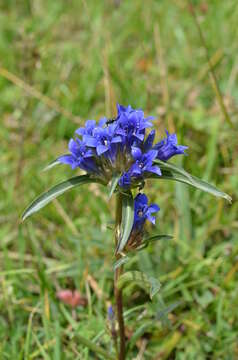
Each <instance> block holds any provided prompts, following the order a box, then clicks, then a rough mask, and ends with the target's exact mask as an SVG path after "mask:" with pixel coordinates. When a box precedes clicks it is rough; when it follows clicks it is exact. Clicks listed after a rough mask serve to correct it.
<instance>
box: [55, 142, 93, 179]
mask: <svg viewBox="0 0 238 360" xmlns="http://www.w3.org/2000/svg"><path fill="white" fill-rule="evenodd" d="M69 151H70V152H71V154H68V155H63V156H60V157H59V158H58V160H59V161H60V162H61V163H63V164H68V165H70V166H71V168H72V169H76V168H77V167H80V168H81V169H83V170H85V171H87V172H89V173H99V169H98V167H97V166H96V164H95V161H94V159H93V156H94V153H93V151H92V149H88V148H87V146H86V144H85V143H83V142H82V141H81V140H79V139H76V140H73V139H71V140H70V141H69Z"/></svg>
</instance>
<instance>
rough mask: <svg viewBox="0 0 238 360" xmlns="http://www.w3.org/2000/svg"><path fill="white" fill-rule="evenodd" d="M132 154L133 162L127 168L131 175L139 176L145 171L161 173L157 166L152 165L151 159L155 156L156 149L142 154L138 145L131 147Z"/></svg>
mask: <svg viewBox="0 0 238 360" xmlns="http://www.w3.org/2000/svg"><path fill="white" fill-rule="evenodd" d="M131 153H132V156H133V158H134V159H135V162H134V163H133V165H132V166H131V168H130V170H129V174H130V175H131V176H132V177H141V176H143V174H144V173H145V172H151V173H155V174H157V175H159V176H160V175H161V170H160V168H159V167H158V166H153V160H155V158H156V156H157V151H156V150H150V151H148V152H147V153H145V154H143V152H142V150H141V149H140V148H138V147H132V151H131Z"/></svg>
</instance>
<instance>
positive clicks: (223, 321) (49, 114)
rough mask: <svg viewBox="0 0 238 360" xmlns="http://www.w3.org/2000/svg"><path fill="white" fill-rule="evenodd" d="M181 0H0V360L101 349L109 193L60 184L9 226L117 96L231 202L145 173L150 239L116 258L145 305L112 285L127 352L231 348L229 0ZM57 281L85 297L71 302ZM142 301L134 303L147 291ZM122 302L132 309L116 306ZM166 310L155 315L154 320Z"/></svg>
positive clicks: (237, 33) (105, 340)
mask: <svg viewBox="0 0 238 360" xmlns="http://www.w3.org/2000/svg"><path fill="white" fill-rule="evenodd" d="M193 4H194V10H195V12H196V17H197V20H198V22H199V24H200V26H201V29H202V33H203V36H204V38H205V42H206V46H207V53H208V56H209V59H210V63H211V64H210V65H211V67H212V69H213V71H214V72H215V74H216V76H217V79H218V83H219V87H220V90H221V93H222V101H223V104H224V106H225V108H226V109H227V112H228V114H229V119H230V120H228V119H227V117H225V116H224V111H222V108H221V106H220V104H219V101H218V96H217V93H216V91H215V90H214V87H213V85H212V81H211V78H210V70H209V64H208V60H207V55H206V48H205V46H204V43H202V41H201V37H200V35H199V29H198V27H197V25H196V21H195V19H194V17H193V13H192V10H191V7H189V6H188V2H187V1H185V0H176V1H175V0H171V1H166V0H157V1H156V0H154V1H152V0H147V1H140V0H133V1H129V0H124V1H113V0H105V1H99V0H91V1H86V0H78V1H76V0H71V1H70V0H68V1H63V0H57V1H46V0H22V1H16V0H15V1H14V0H6V1H4V0H0V144H1V151H0V164H1V166H0V178H1V181H0V193H1V196H0V210H1V212H0V354H1V356H0V358H1V359H57V360H58V359H96V358H103V357H100V355H95V354H93V353H92V352H90V351H89V349H87V348H86V347H85V346H84V345H83V344H82V342H81V340H80V338H79V334H81V335H83V336H85V338H87V339H90V340H91V341H92V342H93V343H96V344H98V345H100V346H101V347H104V348H105V349H107V351H109V352H111V351H113V350H112V348H113V344H112V342H111V339H110V335H109V332H108V329H107V324H106V321H105V318H106V304H107V301H111V300H112V299H113V262H114V259H113V251H114V249H113V242H112V232H111V230H110V229H108V228H107V224H108V222H110V221H112V220H113V212H112V207H113V206H114V204H113V200H112V201H110V202H109V201H108V199H107V193H106V191H104V190H102V189H101V188H100V187H98V186H96V185H90V186H89V187H88V188H84V189H83V188H81V189H80V191H77V190H74V191H72V192H69V193H67V194H66V196H63V197H61V198H59V200H57V201H55V202H54V203H53V204H51V205H49V206H48V207H46V208H45V209H44V210H42V211H41V212H40V213H38V214H36V215H35V216H34V217H32V218H31V219H29V220H28V221H26V223H24V224H20V216H21V213H22V211H23V209H24V208H25V207H26V206H27V205H28V204H29V202H30V201H31V200H32V199H33V198H34V197H35V196H36V195H38V194H39V193H41V192H42V191H44V190H45V189H47V188H48V187H50V186H52V185H53V184H55V183H57V182H58V181H62V180H64V179H67V178H68V177H70V176H72V175H73V174H75V172H73V171H71V170H70V169H69V168H68V167H65V166H61V167H58V168H57V169H56V168H55V169H52V170H51V171H49V172H46V173H43V172H42V169H43V168H44V167H45V166H46V165H47V164H48V163H49V162H50V161H52V160H53V159H55V158H56V157H57V156H58V155H59V154H62V153H64V152H65V150H66V148H67V142H68V140H69V139H70V137H71V136H72V135H73V133H74V131H75V129H76V128H77V127H79V125H81V124H83V122H84V121H85V120H86V119H99V118H100V117H101V116H103V115H104V114H106V115H107V116H112V115H114V114H115V104H116V102H119V103H121V104H123V105H128V104H131V105H132V106H133V107H135V108H137V107H138V108H142V109H144V111H145V113H146V114H147V115H154V116H155V117H156V121H155V126H156V128H157V130H158V132H159V136H160V137H162V136H163V135H164V129H165V128H167V129H169V130H170V131H176V132H177V134H178V137H179V143H181V144H184V145H188V146H189V151H188V154H189V156H187V157H184V158H183V159H182V157H180V158H179V157H177V158H174V159H173V160H172V161H173V162H174V163H176V164H178V165H182V166H183V167H184V168H185V169H186V170H187V171H189V172H191V173H192V174H193V175H196V176H199V177H201V178H203V179H205V180H207V181H210V182H211V183H213V184H216V185H217V186H218V187H219V188H220V189H221V190H223V191H225V192H227V193H229V194H230V195H231V196H232V197H233V205H232V206H230V205H229V204H227V203H225V202H224V201H223V200H217V199H216V198H213V197H212V196H210V195H209V194H202V193H200V192H198V191H194V190H193V189H191V188H188V187H186V186H184V185H180V184H179V185H177V184H175V183H172V182H164V181H161V182H159V181H158V182H156V183H155V182H151V183H150V184H149V186H148V187H147V191H148V192H149V193H150V199H151V201H152V202H157V203H158V204H159V205H160V207H161V211H160V213H159V216H158V220H157V225H156V226H157V232H160V233H162V234H163V233H166V234H172V235H173V236H174V238H173V240H168V241H166V240H162V241H161V242H157V243H154V244H153V245H151V246H150V247H149V248H148V249H147V250H146V251H142V252H140V253H139V254H138V255H137V256H135V257H134V258H133V261H132V262H130V263H129V264H128V265H127V266H126V267H127V268H128V269H139V270H142V271H145V272H146V273H147V274H149V275H152V276H154V277H156V278H158V279H160V281H161V284H162V287H161V291H160V296H159V297H158V298H156V299H155V300H154V301H153V302H150V301H149V299H148V297H147V295H146V294H145V293H144V292H143V291H142V290H140V289H138V288H131V289H127V290H126V291H125V310H126V313H125V317H126V332H127V336H128V337H130V338H131V342H130V344H131V345H130V348H129V350H128V359H179V360H180V359H181V360H186V359H191V360H193V359H194V360H195V359H196V360H200V359H201V360H202V359H216V360H217V359H227V360H231V359H237V358H238V344H237V337H238V312H237V309H238V287H237V280H238V242H237V240H238V234H237V228H238V218H237V211H238V209H237V207H238V206H237V202H236V199H237V195H238V190H237V188H238V177H237V170H238V166H237V165H238V160H237V156H238V147H237V136H238V127H237V113H238V107H237V106H238V104H237V96H238V86H237V85H238V84H237V75H238V52H237V50H238V41H237V40H238V27H237V22H238V20H237V19H238V4H237V1H236V0H227V1H220V0H209V1H208V0H207V1H199V0H198V1H194V2H193ZM60 288H68V289H74V288H76V289H78V290H79V291H80V292H81V293H82V294H83V295H84V296H86V297H87V299H88V305H87V306H86V307H79V308H77V309H76V310H74V311H73V312H72V311H71V309H70V308H69V307H68V306H65V305H63V304H62V303H60V302H59V300H58V299H57V298H56V291H57V290H58V289H60ZM147 300H148V303H145V301H147ZM129 309H130V310H129ZM166 319H167V320H166Z"/></svg>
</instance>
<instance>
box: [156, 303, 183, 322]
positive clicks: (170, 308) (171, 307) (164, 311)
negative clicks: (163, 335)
mask: <svg viewBox="0 0 238 360" xmlns="http://www.w3.org/2000/svg"><path fill="white" fill-rule="evenodd" d="M181 304H182V302H181V301H176V302H174V303H173V304H171V305H169V306H166V307H163V309H162V310H159V311H158V312H157V314H156V318H157V319H158V320H161V319H162V318H164V317H165V316H166V315H168V314H169V313H170V312H171V311H173V310H174V309H176V308H177V307H178V306H180V305H181Z"/></svg>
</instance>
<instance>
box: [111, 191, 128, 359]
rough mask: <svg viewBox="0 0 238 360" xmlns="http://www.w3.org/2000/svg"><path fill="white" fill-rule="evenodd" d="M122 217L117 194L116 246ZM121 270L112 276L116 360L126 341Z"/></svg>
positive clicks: (123, 357)
mask: <svg viewBox="0 0 238 360" xmlns="http://www.w3.org/2000/svg"><path fill="white" fill-rule="evenodd" d="M121 218H122V198H121V194H118V195H117V200H116V225H115V247H117V243H118V240H119V236H120V225H121ZM116 257H117V260H118V259H119V258H120V255H117V256H116ZM122 272H123V266H120V267H118V268H117V269H116V271H115V276H114V296H115V301H116V313H117V321H118V326H119V338H120V348H119V356H118V360H124V359H125V355H126V343H125V326H124V318H123V299H122V290H120V289H118V287H117V282H118V279H119V278H120V276H121V274H122Z"/></svg>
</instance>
